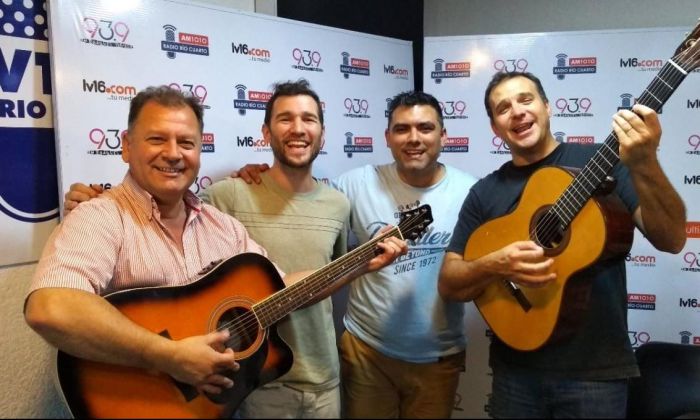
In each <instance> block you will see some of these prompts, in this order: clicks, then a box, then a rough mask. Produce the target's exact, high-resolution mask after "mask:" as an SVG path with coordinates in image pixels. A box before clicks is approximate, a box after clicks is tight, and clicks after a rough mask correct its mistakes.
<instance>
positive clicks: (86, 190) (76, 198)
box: [63, 182, 103, 216]
mask: <svg viewBox="0 0 700 420" xmlns="http://www.w3.org/2000/svg"><path fill="white" fill-rule="evenodd" d="M102 191H103V188H102V186H101V185H99V184H90V185H85V184H81V183H79V182H77V183H75V184H72V185H71V186H70V190H68V192H67V193H66V194H65V196H64V197H63V214H64V216H65V215H67V214H68V213H70V211H71V210H73V209H74V208H76V207H78V204H80V203H82V202H83V201H88V200H90V199H92V198H95V197H97V196H98V195H100V194H102Z"/></svg>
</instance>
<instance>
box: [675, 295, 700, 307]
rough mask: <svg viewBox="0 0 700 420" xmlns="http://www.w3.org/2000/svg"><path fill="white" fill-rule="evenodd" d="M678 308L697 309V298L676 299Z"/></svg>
mask: <svg viewBox="0 0 700 420" xmlns="http://www.w3.org/2000/svg"><path fill="white" fill-rule="evenodd" d="M678 306H679V307H681V308H690V309H698V307H700V305H699V304H698V298H694V297H693V298H685V299H684V298H678Z"/></svg>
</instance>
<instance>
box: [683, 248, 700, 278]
mask: <svg viewBox="0 0 700 420" xmlns="http://www.w3.org/2000/svg"><path fill="white" fill-rule="evenodd" d="M698 255H700V253H697V252H686V253H685V255H683V261H684V262H685V264H686V265H685V267H683V268H681V271H693V272H695V273H699V272H700V258H698Z"/></svg>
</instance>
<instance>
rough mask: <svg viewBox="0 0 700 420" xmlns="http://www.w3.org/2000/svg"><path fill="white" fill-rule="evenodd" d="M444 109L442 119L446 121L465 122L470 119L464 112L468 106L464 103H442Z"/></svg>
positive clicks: (459, 101)
mask: <svg viewBox="0 0 700 420" xmlns="http://www.w3.org/2000/svg"><path fill="white" fill-rule="evenodd" d="M440 108H441V109H442V118H443V119H445V120H465V119H467V118H469V117H468V116H467V115H466V114H465V113H464V111H466V109H467V104H466V103H465V102H464V101H461V100H458V101H444V102H440Z"/></svg>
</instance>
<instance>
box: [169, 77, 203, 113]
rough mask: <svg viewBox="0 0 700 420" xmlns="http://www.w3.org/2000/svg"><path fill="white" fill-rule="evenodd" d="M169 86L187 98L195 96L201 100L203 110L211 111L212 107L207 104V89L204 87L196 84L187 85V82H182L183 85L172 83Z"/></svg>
mask: <svg viewBox="0 0 700 420" xmlns="http://www.w3.org/2000/svg"><path fill="white" fill-rule="evenodd" d="M168 86H170V87H171V88H173V89H176V90H179V91H180V92H182V93H183V94H185V95H186V96H194V97H195V98H197V100H199V103H200V105H202V108H204V109H210V108H211V106H209V105H208V104H207V88H206V86H204V85H198V84H195V83H187V82H182V83H175V82H173V83H170V84H169V85H168Z"/></svg>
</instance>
